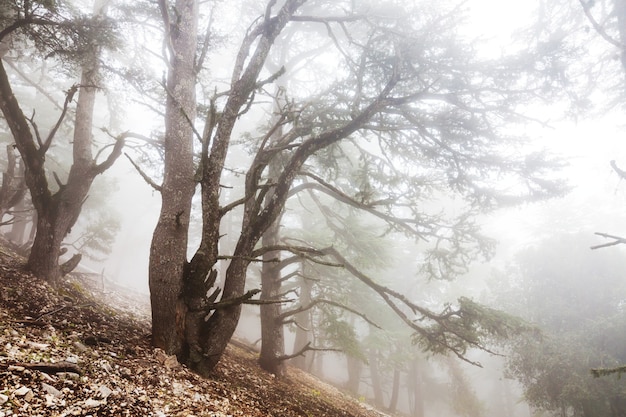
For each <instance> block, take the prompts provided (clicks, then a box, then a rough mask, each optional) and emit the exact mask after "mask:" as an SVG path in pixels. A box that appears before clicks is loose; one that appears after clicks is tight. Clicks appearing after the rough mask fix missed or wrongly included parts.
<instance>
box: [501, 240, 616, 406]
mask: <svg viewBox="0 0 626 417" xmlns="http://www.w3.org/2000/svg"><path fill="white" fill-rule="evenodd" d="M586 242H587V237H586V235H585V234H582V233H580V234H576V235H567V234H561V235H558V236H555V237H553V238H551V239H547V240H545V241H543V242H540V243H538V244H536V245H534V247H531V248H529V249H527V250H525V251H523V252H522V253H520V254H519V255H518V257H517V262H516V265H517V267H516V270H515V274H512V275H511V276H512V277H514V280H510V281H509V285H510V288H509V289H508V294H507V295H506V297H504V298H503V299H502V300H501V301H504V302H506V303H507V304H509V305H511V308H512V309H511V310H509V311H511V312H512V313H515V314H520V315H521V316H522V317H523V318H524V319H526V320H529V321H531V322H532V323H534V324H535V325H536V326H537V327H538V328H539V330H540V331H541V333H540V334H534V335H533V334H527V335H523V336H521V337H517V338H515V339H513V342H512V344H511V354H510V355H509V357H508V368H509V372H510V374H511V375H513V376H514V377H515V378H516V379H517V380H518V381H520V382H521V383H522V384H523V386H524V389H525V397H526V400H527V401H528V402H529V404H531V405H532V406H534V407H537V408H540V409H544V410H548V411H551V412H554V413H555V414H557V415H568V416H569V415H573V416H622V415H624V413H625V412H626V408H625V405H626V397H625V396H624V393H623V392H624V382H623V381H622V380H618V379H613V378H605V379H602V380H598V379H594V378H593V376H592V375H591V373H590V372H589V370H590V369H591V368H596V367H599V366H600V365H603V366H615V365H618V364H620V363H623V362H624V360H625V359H626V351H625V350H624V342H625V341H624V337H623V335H624V326H626V321H625V320H624V317H623V312H622V302H623V296H622V294H623V290H624V284H623V280H622V276H621V274H620V272H619V271H620V269H621V265H623V262H624V258H623V254H622V253H618V252H616V251H615V252H611V251H604V252H591V251H589V249H588V245H587V243H586ZM564 254H565V255H564ZM559 413H560V414H559Z"/></svg>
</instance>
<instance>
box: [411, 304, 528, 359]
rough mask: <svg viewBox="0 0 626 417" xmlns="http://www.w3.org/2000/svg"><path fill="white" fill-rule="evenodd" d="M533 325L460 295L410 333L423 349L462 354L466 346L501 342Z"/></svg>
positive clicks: (485, 347)
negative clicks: (429, 322)
mask: <svg viewBox="0 0 626 417" xmlns="http://www.w3.org/2000/svg"><path fill="white" fill-rule="evenodd" d="M534 330H535V329H534V328H533V327H532V326H530V325H529V324H528V323H526V322H524V321H523V320H521V319H519V318H517V317H515V316H512V315H510V314H507V313H505V312H502V311H499V310H496V309H493V308H490V307H487V306H484V305H481V304H479V303H476V302H474V301H472V300H471V299H469V298H466V297H461V298H459V299H458V301H457V305H456V306H452V305H448V306H447V307H446V308H445V309H444V311H443V312H442V313H440V314H439V318H438V319H437V321H436V322H435V323H434V324H433V325H431V326H429V327H426V328H425V329H424V331H423V332H421V333H416V334H415V335H414V339H413V341H414V343H415V344H417V345H419V346H420V347H421V348H422V349H424V350H425V351H427V352H432V353H435V354H444V353H447V352H448V351H449V350H451V349H452V350H453V351H454V352H455V353H457V354H460V355H464V354H465V353H466V352H467V350H468V349H471V348H481V349H484V350H489V348H488V346H489V345H492V344H494V343H498V342H500V343H501V342H502V341H504V340H507V339H508V338H510V337H512V336H515V335H519V334H520V333H526V332H533V331H534Z"/></svg>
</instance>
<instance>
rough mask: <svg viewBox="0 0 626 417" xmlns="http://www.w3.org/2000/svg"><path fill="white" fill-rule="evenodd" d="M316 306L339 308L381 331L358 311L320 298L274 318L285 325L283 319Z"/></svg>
mask: <svg viewBox="0 0 626 417" xmlns="http://www.w3.org/2000/svg"><path fill="white" fill-rule="evenodd" d="M318 304H328V305H331V306H334V307H337V308H340V309H342V310H346V311H348V312H350V313H352V314H354V315H356V316H359V317H361V318H362V319H363V320H365V321H366V322H367V323H369V324H371V325H372V326H374V327H376V328H377V329H382V327H380V326H379V325H378V324H376V323H375V322H373V321H372V320H370V319H369V318H368V317H367V316H366V315H365V314H363V313H361V312H359V311H357V310H355V309H353V308H351V307H348V306H346V305H344V304H341V303H338V302H336V301H332V300H326V299H322V298H319V299H316V300H313V301H311V303H310V304H308V305H306V306H300V307H298V308H295V309H293V310H289V311H285V312H283V313H281V314H279V315H278V316H277V317H276V321H277V322H278V323H282V324H285V319H286V318H287V317H292V316H295V315H296V314H298V313H302V312H303V311H307V310H310V309H312V308H313V307H315V306H316V305H318Z"/></svg>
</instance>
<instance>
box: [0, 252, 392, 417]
mask: <svg viewBox="0 0 626 417" xmlns="http://www.w3.org/2000/svg"><path fill="white" fill-rule="evenodd" d="M23 263H24V259H23V258H21V257H20V256H19V255H17V254H16V253H15V252H14V251H12V250H10V249H8V247H6V246H4V245H1V244H0V417H6V416H59V417H61V416H136V417H140V416H158V417H165V416H172V417H173V416H181V417H182V416H185V417H192V416H196V417H200V416H211V417H225V416H259V417H260V416H263V417H267V416H276V417H278V416H280V417H290V416H311V417H313V416H314V417H322V416H329V417H338V416H348V417H380V416H383V414H381V413H379V412H377V411H375V410H373V409H372V408H371V407H369V406H367V405H366V404H364V403H361V402H359V401H357V400H355V399H353V398H351V397H349V396H347V395H345V394H343V393H341V392H340V391H339V390H337V389H336V388H334V387H332V386H330V385H328V384H325V383H323V382H321V381H319V380H318V379H316V378H314V377H313V376H311V375H309V374H307V373H305V372H303V371H300V370H298V369H295V368H289V369H288V372H287V376H286V378H285V379H277V378H275V377H273V376H272V375H270V374H268V373H266V372H264V371H262V370H261V369H260V368H259V366H258V365H257V363H256V359H257V354H256V353H254V352H253V351H251V350H248V349H245V348H244V347H241V346H235V345H231V346H229V348H228V350H227V351H226V354H225V355H224V357H223V359H222V360H221V362H220V363H219V365H218V366H217V368H216V370H215V371H214V374H213V375H212V377H211V378H210V379H203V378H201V377H199V376H197V375H196V374H194V373H192V372H190V371H189V370H188V369H187V368H186V367H184V366H182V365H180V364H179V363H178V362H177V360H176V357H174V356H167V355H166V354H165V353H164V352H163V351H161V350H159V349H154V348H152V347H151V345H150V323H149V309H148V303H147V300H145V299H141V300H139V301H138V300H137V299H136V298H134V297H132V293H131V292H129V291H126V292H124V291H120V290H115V289H113V288H108V289H104V290H103V289H102V285H101V284H102V283H98V282H96V281H94V280H89V279H85V277H82V278H81V277H80V276H78V275H77V276H73V277H70V278H69V279H66V280H64V282H63V283H62V284H61V285H60V287H59V288H58V289H56V290H55V289H52V288H51V287H49V286H48V285H47V284H46V283H44V282H42V281H40V280H37V279H35V278H34V277H33V276H31V275H30V274H28V273H25V272H24V270H23V268H22V265H23Z"/></svg>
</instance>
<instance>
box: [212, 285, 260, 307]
mask: <svg viewBox="0 0 626 417" xmlns="http://www.w3.org/2000/svg"><path fill="white" fill-rule="evenodd" d="M260 292H261V290H259V289H254V290H250V291H248V292H246V293H245V294H243V295H242V296H239V297H235V298H229V299H228V300H221V301H218V302H217V303H211V304H209V305H207V306H206V308H205V310H206V311H210V310H219V309H221V308H228V307H233V306H236V305H239V304H247V302H249V301H253V300H250V299H251V298H252V297H254V296H255V295H257V294H258V293H260ZM254 301H256V300H254Z"/></svg>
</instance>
